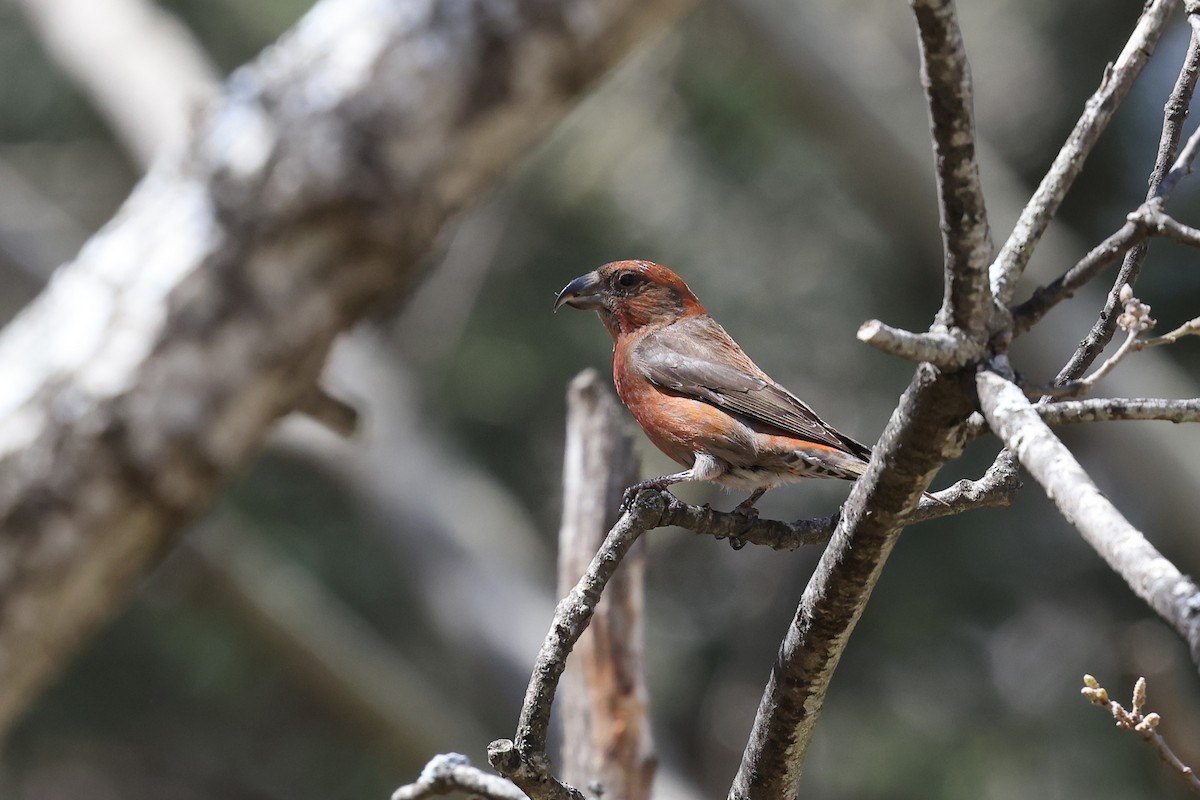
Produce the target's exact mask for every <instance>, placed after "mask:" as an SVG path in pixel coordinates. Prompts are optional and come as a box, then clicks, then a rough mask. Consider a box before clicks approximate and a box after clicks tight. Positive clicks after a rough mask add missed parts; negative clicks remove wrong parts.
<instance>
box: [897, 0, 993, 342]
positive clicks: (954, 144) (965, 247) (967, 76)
mask: <svg viewBox="0 0 1200 800" xmlns="http://www.w3.org/2000/svg"><path fill="white" fill-rule="evenodd" d="M912 6H913V13H914V15H915V16H916V20H917V30H918V33H919V35H920V36H919V38H920V43H921V83H922V84H923V85H924V87H925V98H926V100H927V102H928V105H929V120H930V128H931V130H932V133H933V152H934V159H935V161H936V165H937V187H938V207H939V210H940V215H941V229H942V249H943V252H944V254H945V275H946V279H945V286H946V289H945V298H944V299H943V302H942V312H941V317H942V321H943V323H944V324H945V325H946V326H947V327H951V328H959V329H961V330H963V331H966V332H967V334H968V335H975V336H981V335H982V334H984V333H985V332H986V330H985V329H986V327H987V323H988V319H989V316H990V314H991V310H992V294H991V288H990V286H989V284H988V274H987V269H988V262H989V261H990V260H991V257H992V234H991V231H990V230H989V228H988V220H987V210H986V208H985V205H984V199H983V187H982V186H981V185H980V181H979V162H978V161H977V160H976V157H975V122H974V118H973V113H974V112H973V109H972V104H973V102H974V101H973V99H972V93H971V69H970V65H969V64H968V63H967V56H966V53H965V52H964V50H963V41H962V32H961V31H960V30H959V27H958V17H957V14H956V12H955V8H954V2H953V0H913V4H912Z"/></svg>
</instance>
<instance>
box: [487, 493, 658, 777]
mask: <svg viewBox="0 0 1200 800" xmlns="http://www.w3.org/2000/svg"><path fill="white" fill-rule="evenodd" d="M662 515H663V503H662V499H661V497H660V496H659V494H658V493H657V492H642V493H640V494H639V495H638V496H637V498H636V500H635V502H634V503H633V505H632V506H631V508H630V509H629V511H628V512H627V513H625V514H623V515H622V516H621V518H620V519H619V520H618V521H617V524H616V525H615V526H613V529H612V530H611V531H609V533H608V537H607V538H606V539H605V540H604V544H603V545H602V546H601V547H600V550H599V551H598V552H597V553H596V556H595V558H593V559H592V563H591V564H589V565H588V568H587V571H586V572H585V573H584V574H583V576H582V577H581V578H580V579H579V582H578V583H576V584H575V588H574V589H572V590H571V592H570V594H568V595H567V596H566V597H564V598H563V599H562V600H560V601H559V603H558V606H557V607H556V608H555V610H554V620H553V622H552V623H551V625H550V631H549V632H548V633H547V634H546V639H545V641H543V642H542V648H541V650H540V651H539V653H538V657H537V661H536V662H535V663H534V669H533V675H532V676H531V677H530V679H529V687H528V689H527V690H526V692H525V702H524V703H523V704H522V706H521V718H520V720H519V721H518V723H517V735H516V740H515V742H514V741H510V740H508V739H499V740H497V741H495V742H492V744H491V745H490V746H489V747H488V761H489V762H490V763H491V765H492V767H493V768H494V769H495V770H496V771H497V772H499V773H500V774H501V775H504V776H505V777H507V778H509V779H510V780H512V782H513V783H515V784H517V785H518V786H520V787H521V789H522V790H523V791H525V793H526V794H528V795H529V796H530V797H532V798H534V799H535V800H542V799H543V798H545V800H567V799H568V798H570V799H571V800H582V798H583V795H582V794H580V792H579V791H578V790H577V789H574V788H573V787H570V786H567V785H566V784H563V783H562V782H560V781H558V780H557V779H556V778H554V776H553V775H551V773H550V764H549V757H548V756H547V755H546V745H547V738H548V732H549V728H550V709H551V706H552V705H553V703H554V694H555V692H556V691H557V689H558V682H559V679H560V678H561V677H562V672H563V668H564V667H565V666H566V659H567V656H568V655H569V654H570V652H571V648H573V647H574V646H575V643H576V642H577V641H579V637H580V636H582V635H583V632H584V631H585V630H587V625H588V622H589V621H590V620H591V618H592V613H593V612H594V611H595V609H596V604H597V603H599V602H600V596H601V593H602V592H603V591H604V586H605V584H607V583H608V580H609V579H610V578H611V577H612V575H613V573H614V572H615V571H616V569H617V566H618V565H619V564H620V563H621V559H622V558H623V557H624V555H625V554H626V553H627V552H628V551H629V548H630V547H632V546H633V543H634V542H635V541H637V539H638V537H639V536H641V535H642V534H643V533H644V532H645V531H647V530H649V529H650V528H652V527H655V526H656V525H657V524H658V521H659V520H660V519H661V518H662Z"/></svg>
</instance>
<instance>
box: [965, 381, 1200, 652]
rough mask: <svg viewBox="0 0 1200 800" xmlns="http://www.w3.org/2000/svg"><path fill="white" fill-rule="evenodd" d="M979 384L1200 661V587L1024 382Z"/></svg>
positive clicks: (1060, 498) (1007, 430)
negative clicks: (1120, 506)
mask: <svg viewBox="0 0 1200 800" xmlns="http://www.w3.org/2000/svg"><path fill="white" fill-rule="evenodd" d="M976 386H977V387H978V390H979V401H980V405H981V406H982V408H983V413H984V416H985V417H986V418H987V421H988V424H989V425H990V426H991V428H992V430H993V431H995V432H996V435H997V436H999V437H1000V439H1001V440H1002V441H1003V442H1004V443H1005V444H1006V445H1007V446H1008V447H1009V448H1011V449H1012V450H1013V451H1015V452H1016V455H1017V458H1018V459H1020V461H1021V465H1022V466H1023V467H1025V469H1027V470H1028V471H1029V473H1030V474H1031V475H1033V477H1034V479H1035V480H1037V482H1038V483H1039V484H1041V485H1042V487H1043V488H1044V489H1045V490H1046V494H1047V495H1048V496H1049V497H1050V499H1051V500H1052V501H1053V502H1054V504H1055V505H1056V506H1058V509H1059V511H1061V512H1062V514H1063V516H1064V517H1066V518H1067V520H1068V521H1070V522H1071V523H1072V524H1073V525H1074V526H1075V527H1076V528H1077V529H1078V530H1079V532H1080V533H1081V534H1082V535H1083V538H1084V539H1085V540H1086V541H1087V543H1088V544H1090V545H1091V546H1092V548H1093V549H1094V550H1096V552H1097V553H1099V554H1100V556H1101V557H1103V558H1104V560H1105V561H1107V562H1108V564H1109V566H1111V567H1112V568H1113V570H1115V571H1116V572H1117V574H1118V575H1120V576H1121V577H1122V578H1123V579H1124V580H1125V582H1126V583H1128V584H1129V586H1130V588H1132V589H1133V591H1134V593H1136V594H1137V595H1138V597H1140V598H1142V599H1143V600H1145V601H1146V602H1147V603H1149V604H1150V606H1151V608H1153V609H1154V610H1155V611H1157V612H1158V613H1159V615H1160V616H1162V617H1163V619H1165V620H1166V621H1167V622H1168V623H1170V624H1171V626H1172V627H1173V628H1175V630H1176V631H1177V632H1178V633H1179V634H1180V635H1181V636H1182V637H1183V638H1184V640H1185V641H1186V642H1187V643H1188V647H1189V649H1190V651H1191V654H1192V660H1193V661H1194V662H1196V663H1197V664H1198V665H1200V588H1198V587H1197V586H1196V584H1195V583H1194V582H1193V581H1192V580H1191V579H1190V578H1188V577H1187V576H1185V575H1183V574H1182V573H1181V572H1180V571H1179V570H1178V569H1177V568H1176V567H1175V565H1174V564H1172V563H1171V562H1170V561H1168V560H1167V559H1166V558H1165V557H1163V555H1162V554H1161V553H1159V552H1158V550H1156V549H1155V548H1154V546H1153V545H1151V544H1150V543H1149V542H1148V541H1146V537H1145V536H1143V535H1142V532H1141V531H1139V530H1137V529H1136V528H1134V527H1133V526H1132V525H1130V524H1129V522H1128V521H1127V520H1126V519H1125V517H1124V516H1122V514H1121V512H1120V511H1118V510H1117V508H1116V507H1115V506H1114V505H1113V504H1112V503H1111V502H1110V501H1109V500H1108V498H1106V497H1105V496H1104V495H1103V494H1101V492H1100V490H1099V489H1097V488H1096V485H1095V484H1094V483H1093V482H1092V479H1091V478H1090V477H1089V476H1088V474H1087V472H1085V471H1084V469H1083V467H1081V466H1080V465H1079V462H1078V461H1076V460H1075V457H1074V456H1072V455H1071V453H1070V451H1069V450H1067V448H1066V446H1065V445H1063V443H1062V442H1060V441H1059V440H1058V438H1057V437H1056V436H1055V435H1054V434H1053V432H1051V430H1050V429H1049V428H1048V427H1046V423H1045V422H1043V421H1042V419H1041V417H1040V416H1039V415H1038V412H1037V410H1036V409H1035V408H1034V407H1033V406H1032V405H1031V404H1030V402H1029V401H1028V400H1027V399H1026V398H1025V395H1024V394H1023V393H1022V392H1021V390H1020V389H1018V388H1017V387H1016V386H1015V385H1013V384H1012V383H1011V382H1009V381H1007V380H1005V379H1004V378H1002V377H1000V376H999V375H997V374H996V373H995V372H992V371H990V370H981V371H980V372H979V374H978V376H977V378H976Z"/></svg>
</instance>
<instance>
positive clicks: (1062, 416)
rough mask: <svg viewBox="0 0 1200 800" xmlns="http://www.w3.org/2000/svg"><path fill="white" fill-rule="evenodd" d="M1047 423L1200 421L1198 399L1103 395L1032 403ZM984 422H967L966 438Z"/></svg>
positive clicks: (980, 430) (984, 427) (981, 428)
mask: <svg viewBox="0 0 1200 800" xmlns="http://www.w3.org/2000/svg"><path fill="white" fill-rule="evenodd" d="M1033 409H1034V410H1035V411H1037V413H1038V416H1040V417H1041V418H1042V421H1043V422H1045V423H1046V424H1047V425H1073V424H1076V423H1082V422H1113V421H1117V420H1147V421H1148V420H1159V421H1162V422H1175V423H1180V422H1200V398H1197V399H1190V400H1165V399H1163V398H1160V397H1129V398H1123V397H1105V398H1096V399H1092V400H1063V401H1061V402H1058V403H1039V404H1037V405H1034V406H1033ZM987 431H988V428H987V421H986V420H984V419H983V417H982V416H980V415H976V416H974V417H972V418H971V419H970V420H969V421H968V422H967V431H966V432H965V436H966V438H968V439H971V438H974V437H976V436H979V435H980V434H983V433H987Z"/></svg>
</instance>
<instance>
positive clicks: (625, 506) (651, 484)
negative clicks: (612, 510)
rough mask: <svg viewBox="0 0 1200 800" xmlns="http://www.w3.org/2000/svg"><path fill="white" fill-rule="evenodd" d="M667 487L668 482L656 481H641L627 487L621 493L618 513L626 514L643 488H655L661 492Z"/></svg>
mask: <svg viewBox="0 0 1200 800" xmlns="http://www.w3.org/2000/svg"><path fill="white" fill-rule="evenodd" d="M666 488H667V486H666V484H662V485H660V484H658V483H657V482H655V481H641V482H640V483H635V484H634V485H633V486H630V487H629V488H628V489H626V490H625V493H624V494H623V495H621V507H620V508H619V509H618V510H617V513H618V514H624V513H625V512H626V511H629V510H630V509H631V508H633V501H634V500H637V496H638V493H639V492H641V491H642V489H653V490H654V491H656V492H661V491H662V490H663V489H666Z"/></svg>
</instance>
